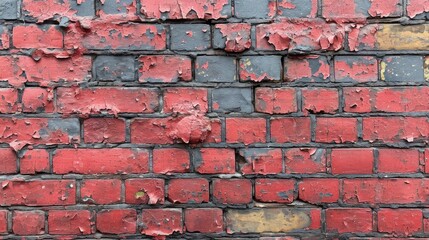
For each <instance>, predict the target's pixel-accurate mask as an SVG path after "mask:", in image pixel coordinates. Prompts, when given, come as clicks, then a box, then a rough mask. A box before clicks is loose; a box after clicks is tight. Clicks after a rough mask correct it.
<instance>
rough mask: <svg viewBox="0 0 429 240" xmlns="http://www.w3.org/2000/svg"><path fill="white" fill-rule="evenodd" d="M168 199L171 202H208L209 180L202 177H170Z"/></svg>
mask: <svg viewBox="0 0 429 240" xmlns="http://www.w3.org/2000/svg"><path fill="white" fill-rule="evenodd" d="M168 200H169V201H170V202H172V203H203V202H209V182H208V181H207V179H204V178H186V179H171V180H170V182H169V184H168Z"/></svg>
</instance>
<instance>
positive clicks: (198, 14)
mask: <svg viewBox="0 0 429 240" xmlns="http://www.w3.org/2000/svg"><path fill="white" fill-rule="evenodd" d="M228 4H229V1H228V0H164V1H142V2H141V9H140V12H141V13H142V14H143V15H144V16H145V18H156V19H163V18H165V19H219V18H226V17H228V14H227V13H224V12H223V8H224V7H226V6H227V5H228Z"/></svg>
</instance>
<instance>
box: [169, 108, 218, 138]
mask: <svg viewBox="0 0 429 240" xmlns="http://www.w3.org/2000/svg"><path fill="white" fill-rule="evenodd" d="M210 131H211V124H210V120H209V118H207V117H205V116H203V115H200V114H192V115H189V116H185V117H183V118H181V119H180V120H178V122H177V123H176V124H175V127H174V129H172V130H171V131H170V132H169V133H168V136H169V137H170V138H171V139H173V140H180V141H182V142H184V143H201V142H204V140H206V138H207V136H208V134H209V133H210Z"/></svg>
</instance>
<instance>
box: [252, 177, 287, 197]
mask: <svg viewBox="0 0 429 240" xmlns="http://www.w3.org/2000/svg"><path fill="white" fill-rule="evenodd" d="M255 199H256V200H257V201H259V202H274V203H292V202H293V201H294V199H295V180H293V179H264V178H259V179H256V180H255Z"/></svg>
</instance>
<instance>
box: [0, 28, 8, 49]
mask: <svg viewBox="0 0 429 240" xmlns="http://www.w3.org/2000/svg"><path fill="white" fill-rule="evenodd" d="M9 47H10V31H9V29H8V28H7V27H6V26H2V27H0V49H1V50H5V49H9Z"/></svg>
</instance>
